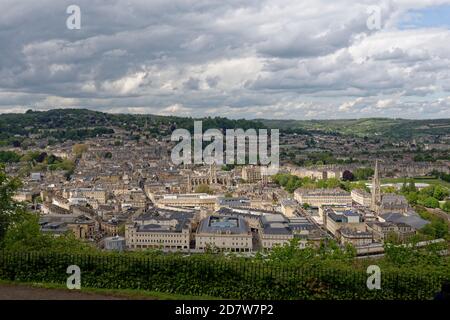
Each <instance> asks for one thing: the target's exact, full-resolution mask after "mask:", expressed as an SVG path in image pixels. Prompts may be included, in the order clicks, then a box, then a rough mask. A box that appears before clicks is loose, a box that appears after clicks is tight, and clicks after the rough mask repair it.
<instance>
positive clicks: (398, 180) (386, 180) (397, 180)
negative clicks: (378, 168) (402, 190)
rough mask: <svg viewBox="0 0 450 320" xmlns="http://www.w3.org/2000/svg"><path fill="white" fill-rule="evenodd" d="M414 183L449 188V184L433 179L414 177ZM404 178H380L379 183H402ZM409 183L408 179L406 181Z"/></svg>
mask: <svg viewBox="0 0 450 320" xmlns="http://www.w3.org/2000/svg"><path fill="white" fill-rule="evenodd" d="M413 179H414V182H415V183H428V184H431V185H441V186H445V187H447V188H450V183H449V182H447V181H444V180H440V179H436V178H434V177H416V178H413ZM404 181H405V178H382V179H381V183H403V182H404ZM407 181H409V179H407Z"/></svg>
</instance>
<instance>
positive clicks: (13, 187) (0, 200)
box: [0, 165, 23, 241]
mask: <svg viewBox="0 0 450 320" xmlns="http://www.w3.org/2000/svg"><path fill="white" fill-rule="evenodd" d="M20 186H21V183H20V181H19V180H18V179H16V178H11V177H9V176H7V175H6V173H5V167H4V166H3V165H0V241H1V240H2V239H3V238H4V236H5V234H6V231H7V230H8V227H9V225H10V224H12V223H14V222H15V221H16V220H17V217H18V216H19V215H20V213H21V212H22V210H23V209H22V207H21V206H20V205H19V204H17V203H16V202H14V201H13V199H12V196H13V195H14V193H15V192H16V191H17V189H18V188H19V187H20Z"/></svg>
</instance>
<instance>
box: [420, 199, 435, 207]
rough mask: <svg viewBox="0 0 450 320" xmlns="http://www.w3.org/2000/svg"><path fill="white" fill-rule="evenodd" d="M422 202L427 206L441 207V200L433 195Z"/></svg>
mask: <svg viewBox="0 0 450 320" xmlns="http://www.w3.org/2000/svg"><path fill="white" fill-rule="evenodd" d="M422 204H423V205H424V206H425V207H427V208H439V201H438V200H437V199H436V198H433V197H428V198H426V199H425V200H424V201H423V203H422Z"/></svg>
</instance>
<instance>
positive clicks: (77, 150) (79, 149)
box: [72, 143, 88, 157]
mask: <svg viewBox="0 0 450 320" xmlns="http://www.w3.org/2000/svg"><path fill="white" fill-rule="evenodd" d="M87 150H88V146H87V145H85V144H80V143H78V144H75V145H74V146H73V147H72V152H73V153H74V154H75V155H76V156H77V157H81V155H82V154H83V153H84V152H86V151H87Z"/></svg>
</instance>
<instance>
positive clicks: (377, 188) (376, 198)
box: [371, 160, 381, 213]
mask: <svg viewBox="0 0 450 320" xmlns="http://www.w3.org/2000/svg"><path fill="white" fill-rule="evenodd" d="M380 204H381V185H380V174H379V172H378V160H375V172H374V174H373V179H372V204H371V209H372V210H373V211H375V212H376V213H380V212H379V211H380Z"/></svg>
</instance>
